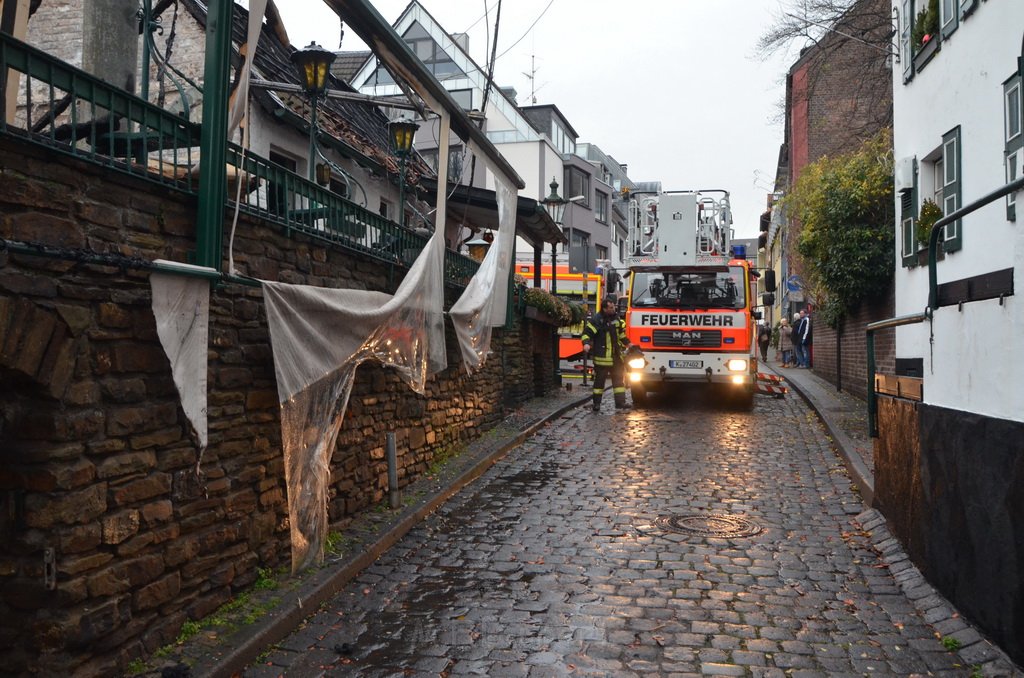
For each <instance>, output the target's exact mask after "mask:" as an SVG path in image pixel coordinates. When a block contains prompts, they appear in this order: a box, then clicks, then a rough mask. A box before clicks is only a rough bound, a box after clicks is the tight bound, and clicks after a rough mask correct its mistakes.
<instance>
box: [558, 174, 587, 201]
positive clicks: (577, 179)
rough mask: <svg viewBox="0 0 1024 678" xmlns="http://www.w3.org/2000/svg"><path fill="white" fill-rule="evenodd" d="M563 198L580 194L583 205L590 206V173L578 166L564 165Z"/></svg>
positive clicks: (567, 198)
mask: <svg viewBox="0 0 1024 678" xmlns="http://www.w3.org/2000/svg"><path fill="white" fill-rule="evenodd" d="M563 185H564V186H565V195H564V197H565V199H566V200H569V199H570V198H575V197H576V196H579V195H582V196H583V200H582V201H581V202H580V204H581V205H583V206H584V207H590V175H589V174H587V173H585V172H584V171H583V170H581V169H579V168H578V167H566V168H565V174H564V184H563Z"/></svg>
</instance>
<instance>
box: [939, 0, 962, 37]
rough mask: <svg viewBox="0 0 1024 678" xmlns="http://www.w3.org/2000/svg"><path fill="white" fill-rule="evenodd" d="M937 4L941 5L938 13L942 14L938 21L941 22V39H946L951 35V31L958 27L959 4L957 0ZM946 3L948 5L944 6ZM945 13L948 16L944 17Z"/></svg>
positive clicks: (940, 0)
mask: <svg viewBox="0 0 1024 678" xmlns="http://www.w3.org/2000/svg"><path fill="white" fill-rule="evenodd" d="M939 2H940V3H941V4H942V9H941V10H940V11H941V12H942V14H943V16H942V17H941V18H940V19H939V20H940V21H942V38H943V39H946V38H948V37H949V36H950V35H952V33H953V31H955V30H956V29H957V27H958V26H959V25H960V12H959V11H958V8H957V5H958V4H959V2H958V0H939ZM947 2H948V3H949V4H948V5H947V4H946V3H947ZM947 12H948V13H949V16H946V13H947Z"/></svg>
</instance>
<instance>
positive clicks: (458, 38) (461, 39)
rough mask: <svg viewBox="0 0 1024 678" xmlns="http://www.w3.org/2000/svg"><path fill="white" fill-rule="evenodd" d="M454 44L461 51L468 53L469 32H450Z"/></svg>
mask: <svg viewBox="0 0 1024 678" xmlns="http://www.w3.org/2000/svg"><path fill="white" fill-rule="evenodd" d="M452 39H453V40H455V44H456V45H458V46H459V47H461V48H462V51H463V52H465V53H466V54H469V33H452Z"/></svg>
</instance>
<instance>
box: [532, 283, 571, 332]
mask: <svg viewBox="0 0 1024 678" xmlns="http://www.w3.org/2000/svg"><path fill="white" fill-rule="evenodd" d="M523 303H525V304H526V305H527V306H533V307H534V308H536V309H537V310H538V311H540V312H542V313H546V314H547V315H549V316H551V317H552V318H554V319H555V322H556V323H557V324H558V325H559V326H562V325H570V324H572V322H573V313H572V311H571V310H570V309H569V304H567V303H565V302H564V301H562V300H561V299H559V298H558V297H556V296H554V295H553V294H551V293H550V292H548V291H546V290H542V289H541V288H539V287H527V288H526V289H525V290H523Z"/></svg>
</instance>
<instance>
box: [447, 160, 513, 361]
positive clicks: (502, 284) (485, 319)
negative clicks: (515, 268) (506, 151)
mask: <svg viewBox="0 0 1024 678" xmlns="http://www.w3.org/2000/svg"><path fill="white" fill-rule="evenodd" d="M495 177H496V184H497V185H496V186H495V196H496V198H497V202H498V235H497V237H496V238H495V239H494V243H493V244H492V246H491V248H490V249H489V250H488V251H487V256H485V257H484V260H483V262H481V264H480V268H479V269H478V270H477V272H476V274H475V275H474V276H473V279H472V280H470V281H469V285H467V286H466V290H465V291H464V292H463V293H462V296H461V297H459V299H458V301H456V302H455V304H454V305H453V306H452V308H451V311H450V312H449V315H450V316H451V319H452V324H453V325H454V326H455V336H456V337H457V338H458V340H459V351H460V352H461V354H462V361H463V363H464V364H465V366H466V372H468V373H472V372H473V371H474V370H477V369H479V368H480V367H481V366H482V365H483V363H484V360H485V359H486V357H487V354H488V352H489V351H490V348H491V328H493V327H498V326H501V325H504V324H505V314H506V311H507V306H508V276H509V269H510V268H511V266H512V251H513V248H514V246H515V238H516V193H515V191H513V189H512V187H511V185H509V184H508V183H507V182H506V181H503V180H501V178H500V177H498V176H497V175H495Z"/></svg>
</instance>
